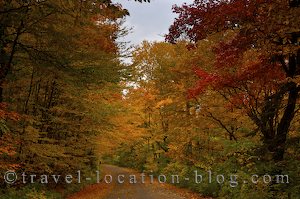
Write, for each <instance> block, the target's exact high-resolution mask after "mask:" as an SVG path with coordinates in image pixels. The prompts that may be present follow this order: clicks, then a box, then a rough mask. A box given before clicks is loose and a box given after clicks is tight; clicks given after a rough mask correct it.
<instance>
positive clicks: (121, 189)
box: [69, 165, 207, 199]
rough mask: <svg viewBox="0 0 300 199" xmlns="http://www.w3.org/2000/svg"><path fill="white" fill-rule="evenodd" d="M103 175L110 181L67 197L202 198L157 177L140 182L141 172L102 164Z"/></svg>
mask: <svg viewBox="0 0 300 199" xmlns="http://www.w3.org/2000/svg"><path fill="white" fill-rule="evenodd" d="M105 175H107V178H106V182H110V181H111V177H112V181H111V183H106V182H105V179H102V180H101V182H100V183H99V184H94V185H90V186H87V187H86V188H84V189H83V190H82V191H80V192H78V193H76V194H74V195H72V196H70V197H69V199H160V198H161V199H204V198H203V197H201V196H200V194H196V193H192V192H191V191H189V190H187V189H180V188H177V187H175V186H172V185H169V184H165V183H163V184H160V183H158V181H157V178H156V180H154V181H153V183H151V178H150V176H149V175H146V176H145V177H144V179H145V180H144V183H142V177H141V174H139V173H137V172H135V171H133V170H130V169H125V168H121V167H117V166H112V165H103V166H102V175H101V176H105ZM109 175H110V176H111V177H110V176H109ZM130 175H131V176H132V175H134V176H136V181H137V182H136V183H130ZM118 176H119V181H118ZM123 180H124V182H123ZM131 180H133V178H131ZM120 182H122V183H120ZM131 182H133V181H131ZM206 199H207V198H206Z"/></svg>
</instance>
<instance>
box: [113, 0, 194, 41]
mask: <svg viewBox="0 0 300 199" xmlns="http://www.w3.org/2000/svg"><path fill="white" fill-rule="evenodd" d="M112 1H113V2H114V3H120V4H122V6H123V8H125V9H127V10H128V11H129V13H130V16H128V17H126V22H125V24H124V25H125V26H127V27H131V28H133V29H132V31H131V33H129V35H127V36H126V37H125V38H123V39H122V40H121V41H130V43H131V44H133V45H137V44H139V43H141V42H142V41H143V40H148V41H164V35H165V34H167V33H168V29H169V27H170V25H171V24H172V23H173V21H174V19H175V17H176V16H177V15H176V14H174V13H172V5H174V4H177V5H182V4H183V3H187V4H190V3H192V2H193V0H151V3H139V2H136V1H134V0H112Z"/></svg>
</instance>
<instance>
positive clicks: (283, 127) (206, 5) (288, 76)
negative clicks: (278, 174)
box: [166, 0, 300, 161]
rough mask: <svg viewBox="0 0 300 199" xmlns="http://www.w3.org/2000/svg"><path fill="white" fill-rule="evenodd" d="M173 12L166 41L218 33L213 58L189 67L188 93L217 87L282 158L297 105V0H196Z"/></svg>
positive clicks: (299, 31) (275, 155)
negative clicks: (192, 79)
mask: <svg viewBox="0 0 300 199" xmlns="http://www.w3.org/2000/svg"><path fill="white" fill-rule="evenodd" d="M174 12H175V13H178V14H179V18H178V19H176V20H175V22H174V24H173V25H172V26H171V27H170V32H169V34H168V35H167V36H166V39H167V40H168V41H169V42H176V41H177V40H179V39H181V38H187V39H189V40H190V41H191V42H197V41H199V40H202V39H205V38H207V37H208V36H209V35H212V34H217V33H219V34H223V36H224V40H223V41H221V42H220V43H219V44H218V45H217V46H215V48H214V53H215V55H216V58H215V63H214V64H213V65H212V66H211V67H210V68H205V69H204V68H201V66H197V68H195V72H196V74H197V75H198V77H199V78H200V80H199V81H198V83H197V85H196V86H195V87H194V88H193V89H191V90H190V96H197V95H199V94H201V93H203V92H205V91H206V90H207V89H208V88H213V89H216V90H218V91H219V92H220V93H221V94H222V95H223V96H224V98H225V99H227V100H228V101H229V102H230V103H231V104H232V106H233V107H235V108H242V109H245V110H246V113H247V115H248V116H249V117H250V118H251V119H252V121H253V122H254V123H255V124H256V126H257V128H258V130H259V131H260V132H261V133H262V135H263V141H264V143H265V145H266V147H267V148H268V151H269V152H271V153H272V154H273V159H274V160H275V161H281V160H283V157H284V151H285V148H286V140H287V136H288V132H289V128H290V126H291V123H292V120H293V118H294V117H295V114H296V113H297V111H298V108H299V107H298V106H297V101H298V100H299V91H300V86H299V75H300V47H299V35H300V29H299V27H300V26H299V25H300V19H299V17H298V16H299V13H300V9H299V2H298V1H289V2H287V1H282V0H276V1H267V0H250V1H243V0H233V1H225V0H222V1H209V2H207V1H202V0H196V1H195V2H194V3H193V4H191V5H183V6H182V7H175V8H174Z"/></svg>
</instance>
